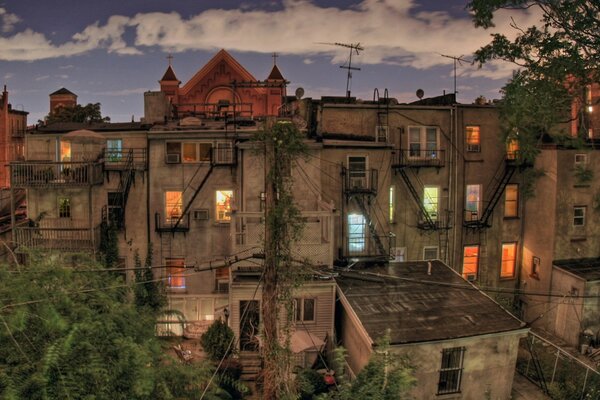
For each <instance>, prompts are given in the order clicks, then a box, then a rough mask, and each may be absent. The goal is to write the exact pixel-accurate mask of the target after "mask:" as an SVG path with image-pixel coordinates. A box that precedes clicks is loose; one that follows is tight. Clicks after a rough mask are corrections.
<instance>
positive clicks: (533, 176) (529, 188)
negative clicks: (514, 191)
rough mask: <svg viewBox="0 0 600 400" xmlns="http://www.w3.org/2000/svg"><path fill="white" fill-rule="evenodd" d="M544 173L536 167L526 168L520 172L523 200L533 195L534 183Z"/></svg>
mask: <svg viewBox="0 0 600 400" xmlns="http://www.w3.org/2000/svg"><path fill="white" fill-rule="evenodd" d="M544 174H545V173H544V171H543V170H541V169H537V168H527V169H526V170H524V171H523V172H522V174H521V179H522V182H523V183H522V185H521V196H523V198H524V199H525V200H527V199H531V198H533V197H535V184H536V183H537V181H538V179H540V178H541V177H542V176H544Z"/></svg>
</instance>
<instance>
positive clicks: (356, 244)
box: [346, 213, 367, 254]
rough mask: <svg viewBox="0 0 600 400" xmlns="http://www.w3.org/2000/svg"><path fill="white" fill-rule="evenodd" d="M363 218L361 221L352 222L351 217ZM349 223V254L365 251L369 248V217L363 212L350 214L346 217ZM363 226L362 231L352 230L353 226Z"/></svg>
mask: <svg viewBox="0 0 600 400" xmlns="http://www.w3.org/2000/svg"><path fill="white" fill-rule="evenodd" d="M358 218H360V219H361V223H359V222H358V220H357V221H356V222H352V220H351V219H358ZM346 222H347V224H348V239H347V241H348V253H349V254H360V253H364V252H365V250H366V249H367V219H366V218H365V216H364V215H362V214H355V213H353V214H348V215H347V217H346ZM354 226H356V227H361V228H360V232H358V231H357V232H352V231H351V227H354Z"/></svg>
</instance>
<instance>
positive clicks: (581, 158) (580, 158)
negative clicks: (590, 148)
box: [575, 154, 587, 167]
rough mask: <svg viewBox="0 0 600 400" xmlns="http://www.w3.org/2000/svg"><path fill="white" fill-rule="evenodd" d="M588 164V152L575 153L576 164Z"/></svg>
mask: <svg viewBox="0 0 600 400" xmlns="http://www.w3.org/2000/svg"><path fill="white" fill-rule="evenodd" d="M586 164H587V154H575V166H576V167H577V166H585V165H586Z"/></svg>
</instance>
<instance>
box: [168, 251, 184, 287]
mask: <svg viewBox="0 0 600 400" xmlns="http://www.w3.org/2000/svg"><path fill="white" fill-rule="evenodd" d="M166 263H167V265H166V267H167V285H168V286H169V288H171V289H185V259H184V258H167V259H166Z"/></svg>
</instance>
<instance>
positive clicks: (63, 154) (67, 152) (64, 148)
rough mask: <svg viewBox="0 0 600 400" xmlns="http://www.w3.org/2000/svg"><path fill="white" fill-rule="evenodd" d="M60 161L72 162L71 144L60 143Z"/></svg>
mask: <svg viewBox="0 0 600 400" xmlns="http://www.w3.org/2000/svg"><path fill="white" fill-rule="evenodd" d="M60 161H71V142H63V141H61V142H60Z"/></svg>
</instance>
